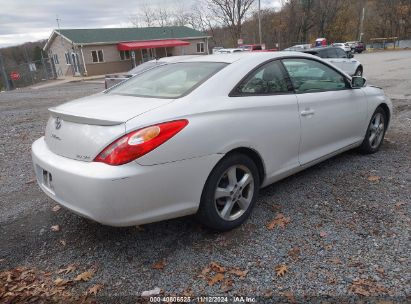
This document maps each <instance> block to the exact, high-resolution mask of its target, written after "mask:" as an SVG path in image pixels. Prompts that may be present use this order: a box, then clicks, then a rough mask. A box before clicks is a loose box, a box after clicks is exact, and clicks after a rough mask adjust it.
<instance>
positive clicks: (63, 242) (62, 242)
mask: <svg viewBox="0 0 411 304" xmlns="http://www.w3.org/2000/svg"><path fill="white" fill-rule="evenodd" d="M59 242H60V244H61V245H63V246H66V244H67V242H66V241H65V240H60V241H59Z"/></svg>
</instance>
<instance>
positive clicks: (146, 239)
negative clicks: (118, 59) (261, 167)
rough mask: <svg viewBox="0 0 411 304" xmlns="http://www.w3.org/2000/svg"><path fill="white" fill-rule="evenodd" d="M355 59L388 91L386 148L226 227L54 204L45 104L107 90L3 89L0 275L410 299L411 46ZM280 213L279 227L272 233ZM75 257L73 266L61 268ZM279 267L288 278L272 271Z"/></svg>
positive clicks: (286, 190) (266, 195) (267, 199)
mask: <svg viewBox="0 0 411 304" xmlns="http://www.w3.org/2000/svg"><path fill="white" fill-rule="evenodd" d="M356 58H358V59H359V60H360V61H361V62H362V63H363V64H364V68H365V76H366V77H367V78H368V81H369V83H372V84H376V85H379V86H382V87H383V88H384V89H386V92H387V94H388V95H389V96H390V97H391V98H393V103H394V107H395V116H394V117H393V120H392V124H391V126H390V129H389V131H388V133H387V135H386V140H385V143H384V145H383V146H382V149H381V151H380V152H379V153H376V154H374V155H368V156H362V155H360V154H358V153H357V152H355V151H349V152H347V153H344V154H342V155H339V156H337V157H334V158H332V159H330V160H328V161H325V162H323V163H321V164H319V165H316V166H314V167H312V168H310V169H307V170H305V171H303V172H301V173H299V174H297V175H294V176H292V177H289V178H287V179H285V180H283V181H281V182H278V183H276V184H274V185H271V186H269V187H267V188H265V189H263V190H261V194H260V196H259V199H258V202H257V205H256V208H255V209H254V212H253V214H252V216H251V218H250V220H249V221H248V222H247V223H246V224H245V225H243V226H242V227H241V228H239V229H236V230H234V231H231V232H227V233H222V234H217V233H213V232H210V231H208V230H207V229H205V228H203V227H201V226H200V225H199V224H197V223H196V222H195V221H194V219H192V218H191V217H185V218H180V219H175V220H169V221H164V222H160V223H153V224H149V225H144V226H143V227H130V228H113V227H106V226H102V225H99V224H97V223H95V222H92V221H89V220H86V219H83V218H81V217H79V216H77V215H75V214H73V213H71V212H69V211H67V210H65V209H60V210H58V211H53V210H52V208H53V207H54V206H56V204H55V203H54V202H53V201H52V200H50V199H49V198H47V197H46V195H44V194H43V193H42V192H41V191H40V190H39V188H38V187H37V185H36V184H35V182H34V173H33V170H32V165H31V158H30V145H31V143H32V142H33V141H34V140H35V139H36V138H38V137H40V136H41V135H42V134H43V132H44V127H45V123H46V120H47V116H48V114H47V110H46V109H47V108H48V107H50V106H53V105H57V104H60V103H62V102H64V101H66V100H70V99H73V98H76V97H80V96H85V95H89V94H92V93H95V92H98V91H100V90H101V89H102V85H101V84H98V83H86V82H80V83H68V84H64V85H59V86H55V87H49V88H43V89H37V90H35V89H30V88H27V89H21V90H17V91H13V92H4V93H0V159H1V171H0V184H1V189H0V244H1V245H0V246H1V247H0V272H1V271H5V270H9V269H13V268H15V267H18V266H24V267H27V268H30V269H38V270H39V271H44V272H49V274H48V275H49V276H51V277H52V278H53V280H54V279H56V278H57V277H63V278H66V279H73V278H74V277H75V276H76V275H77V274H79V273H81V272H82V271H85V270H88V269H90V268H92V269H93V275H92V278H91V279H90V280H89V281H87V282H81V281H79V282H78V283H76V284H75V285H74V287H72V288H73V291H74V293H76V294H81V293H84V292H86V291H87V290H88V288H90V287H91V286H95V285H96V284H102V288H101V290H100V291H99V292H98V295H97V301H98V302H125V301H130V302H134V303H135V301H136V300H135V297H136V296H137V295H140V294H141V292H143V291H147V290H152V289H154V288H155V287H159V288H161V289H162V292H163V293H162V294H164V295H186V296H194V295H195V296H197V295H208V296H216V295H220V296H228V297H229V298H228V300H229V301H231V300H233V298H231V296H233V295H242V296H250V297H257V296H258V297H259V298H257V299H256V300H257V301H260V302H261V301H263V300H264V299H267V302H272V301H274V299H276V301H277V300H281V301H289V302H306V301H309V300H310V301H313V302H315V301H320V300H325V301H327V302H328V301H329V302H332V301H334V302H342V301H345V302H349V301H352V302H353V301H356V300H358V299H363V300H364V299H365V300H368V301H371V302H374V301H377V302H378V301H382V299H386V300H389V301H391V302H394V301H395V302H407V300H408V301H410V291H411V286H410V279H411V274H410V269H411V265H410V260H409V257H410V253H411V250H410V235H409V232H410V201H411V199H410V198H411V187H410V181H411V170H410V167H411V166H410V164H411V153H410V148H411V147H410V142H411V141H410V138H411V51H402V52H385V53H374V54H361V55H357V56H356ZM279 214H280V216H279ZM281 215H282V216H283V217H281ZM276 217H277V222H278V223H279V224H283V225H284V227H279V226H276V227H275V228H274V229H272V230H270V229H268V228H267V224H268V223H270V222H271V221H272V220H273V219H275V218H276ZM274 223H275V222H274ZM53 225H59V227H60V231H52V229H51V227H52V226H53ZM213 262H214V263H217V264H214V263H213ZM73 263H74V264H76V266H75V267H76V270H74V271H72V272H69V273H67V274H57V273H56V271H57V270H58V269H59V268H61V267H64V266H67V265H69V264H73ZM210 263H211V264H210ZM279 265H286V267H287V269H288V271H287V272H286V273H285V274H284V276H277V275H276V270H275V268H276V267H278V266H279ZM222 267H224V269H223V268H222ZM99 286H100V285H99ZM360 294H363V296H361V295H360ZM0 295H1V286H0ZM364 295H365V297H364ZM273 297H281V299H280V298H273ZM385 297H387V298H385ZM0 298H1V297H0ZM0 302H1V300H0ZM380 303H382V302H380ZM384 303H389V302H384Z"/></svg>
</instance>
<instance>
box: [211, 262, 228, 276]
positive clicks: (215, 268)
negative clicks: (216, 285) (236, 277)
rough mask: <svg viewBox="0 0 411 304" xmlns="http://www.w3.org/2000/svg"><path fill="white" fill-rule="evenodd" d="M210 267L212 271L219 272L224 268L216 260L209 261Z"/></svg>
mask: <svg viewBox="0 0 411 304" xmlns="http://www.w3.org/2000/svg"><path fill="white" fill-rule="evenodd" d="M210 268H211V269H212V270H213V271H214V272H219V273H224V272H225V268H224V267H223V266H221V265H219V264H218V263H216V262H211V263H210Z"/></svg>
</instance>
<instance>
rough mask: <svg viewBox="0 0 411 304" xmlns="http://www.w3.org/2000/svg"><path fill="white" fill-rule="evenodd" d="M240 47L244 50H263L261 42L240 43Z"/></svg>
mask: <svg viewBox="0 0 411 304" xmlns="http://www.w3.org/2000/svg"><path fill="white" fill-rule="evenodd" d="M238 47H239V48H240V49H243V50H244V51H249V52H253V51H261V50H263V46H262V45H261V44H242V45H239V46H238Z"/></svg>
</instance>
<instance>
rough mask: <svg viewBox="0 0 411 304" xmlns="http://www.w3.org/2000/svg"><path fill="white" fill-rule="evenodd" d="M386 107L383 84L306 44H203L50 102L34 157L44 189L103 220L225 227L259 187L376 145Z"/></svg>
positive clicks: (240, 215) (235, 222)
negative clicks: (192, 219)
mask: <svg viewBox="0 0 411 304" xmlns="http://www.w3.org/2000/svg"><path fill="white" fill-rule="evenodd" d="M391 108H392V106H391V102H390V100H389V98H387V97H386V96H385V95H384V92H383V91H382V89H380V88H377V87H373V86H365V79H364V78H362V77H352V78H351V77H350V76H348V75H347V74H345V73H344V72H342V71H341V70H339V69H338V68H336V67H334V66H333V65H331V64H329V63H327V62H325V61H323V60H322V59H321V58H319V57H316V56H312V55H310V54H304V53H299V52H256V53H248V52H247V53H245V52H242V53H237V54H227V55H209V56H201V57H196V58H190V59H182V60H181V62H176V63H173V64H168V65H163V66H159V67H156V68H154V69H151V70H149V71H147V72H145V73H143V74H139V75H136V76H134V77H132V78H131V79H130V80H128V81H125V82H124V83H122V84H121V85H119V86H116V87H115V88H113V89H111V90H108V91H106V92H104V93H99V94H96V95H93V96H89V97H85V98H82V99H79V100H75V101H71V102H68V103H65V104H63V105H60V106H58V107H55V108H51V109H50V114H51V115H50V118H49V120H48V123H47V127H46V132H45V136H44V137H41V138H40V139H38V140H37V141H35V142H34V143H33V146H32V157H33V163H34V168H35V172H36V176H37V181H38V183H39V185H40V187H41V189H42V190H43V191H44V192H45V193H46V194H47V195H48V196H50V197H51V198H52V199H53V200H55V201H57V202H58V203H60V204H62V205H63V206H65V207H67V208H68V209H70V210H72V211H73V212H75V213H77V214H80V215H82V216H85V217H87V218H91V219H93V220H95V221H98V222H100V223H102V224H107V225H112V226H130V225H136V224H144V223H148V222H154V221H160V220H164V219H168V218H174V217H179V216H184V215H189V214H196V215H197V217H198V219H199V220H200V221H201V222H203V223H204V224H205V225H207V226H209V227H211V228H213V229H216V230H222V231H223V230H229V229H232V228H235V227H237V226H239V225H240V224H241V223H243V222H244V221H245V220H246V219H247V218H248V216H249V215H250V213H251V211H252V208H253V206H254V204H255V201H256V198H257V195H258V191H259V189H260V188H261V187H265V186H267V185H269V184H271V183H273V182H275V181H278V180H280V179H282V178H284V177H286V176H289V175H291V174H293V173H295V172H298V171H301V170H303V169H305V168H307V167H309V166H312V165H314V164H316V163H318V162H320V161H322V160H324V159H326V158H329V157H332V156H333V155H336V154H338V153H341V152H343V151H346V150H349V149H352V148H359V150H360V151H361V152H363V153H374V152H376V151H378V149H379V148H380V146H381V144H382V142H383V138H384V134H385V131H386V129H387V126H388V124H389V121H390V117H391Z"/></svg>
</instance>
